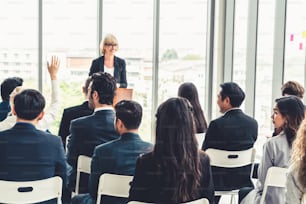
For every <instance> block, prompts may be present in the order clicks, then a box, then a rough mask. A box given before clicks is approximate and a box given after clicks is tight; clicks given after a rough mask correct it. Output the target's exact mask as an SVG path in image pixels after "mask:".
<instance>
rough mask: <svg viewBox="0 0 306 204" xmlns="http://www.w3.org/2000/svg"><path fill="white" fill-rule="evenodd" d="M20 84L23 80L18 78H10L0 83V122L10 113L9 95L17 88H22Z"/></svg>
mask: <svg viewBox="0 0 306 204" xmlns="http://www.w3.org/2000/svg"><path fill="white" fill-rule="evenodd" d="M22 83H23V79H22V78H19V77H10V78H7V79H5V80H4V81H3V82H2V83H1V98H2V102H1V103H0V122H1V121H3V120H5V119H6V117H7V115H8V114H9V113H10V112H11V106H10V94H11V93H12V91H13V90H14V89H15V88H16V87H17V86H22Z"/></svg>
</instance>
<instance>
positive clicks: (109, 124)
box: [67, 110, 119, 193]
mask: <svg viewBox="0 0 306 204" xmlns="http://www.w3.org/2000/svg"><path fill="white" fill-rule="evenodd" d="M114 116H115V113H114V111H113V110H100V111H96V112H94V113H93V114H92V115H89V116H84V117H81V118H77V119H74V120H72V121H71V123H70V132H71V135H70V137H69V140H68V145H67V160H68V163H69V164H70V165H71V167H72V171H71V172H69V174H70V175H68V176H69V183H68V186H69V188H70V189H74V187H75V179H76V168H77V159H78V156H79V155H85V156H88V157H92V154H93V151H94V149H95V147H96V146H98V145H100V144H103V143H106V142H109V141H111V140H114V139H118V138H119V135H118V134H117V133H116V131H115V128H114ZM80 192H81V193H83V192H88V176H82V177H81V181H80Z"/></svg>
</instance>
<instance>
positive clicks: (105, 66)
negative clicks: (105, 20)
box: [89, 34, 127, 88]
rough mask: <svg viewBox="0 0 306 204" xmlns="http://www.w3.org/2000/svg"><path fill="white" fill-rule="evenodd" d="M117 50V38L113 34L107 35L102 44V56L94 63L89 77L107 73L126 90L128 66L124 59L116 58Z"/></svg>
mask: <svg viewBox="0 0 306 204" xmlns="http://www.w3.org/2000/svg"><path fill="white" fill-rule="evenodd" d="M117 50H118V40H117V38H116V37H115V36H114V35H112V34H107V35H106V36H105V38H104V40H103V41H102V42H101V43H100V52H101V54H102V56H101V57H99V58H97V59H95V60H93V61H92V64H91V67H90V71H89V76H91V75H92V74H93V73H96V72H107V73H109V74H110V75H112V76H113V77H114V78H115V79H116V82H117V83H118V84H119V87H120V88H126V87H127V81H126V65H125V61H124V59H121V58H119V57H117V56H115V53H116V51H117Z"/></svg>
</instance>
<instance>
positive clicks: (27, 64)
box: [0, 0, 38, 88]
mask: <svg viewBox="0 0 306 204" xmlns="http://www.w3.org/2000/svg"><path fill="white" fill-rule="evenodd" d="M37 11H38V1H23V0H1V1H0V27H1V32H0V67H1V71H0V72H1V74H0V80H1V82H2V81H3V80H4V79H5V78H8V77H13V76H18V77H21V78H23V79H24V85H25V87H27V88H37V87H38V83H37V82H38V53H37V49H38V12H37Z"/></svg>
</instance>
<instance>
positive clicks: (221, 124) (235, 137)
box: [202, 109, 258, 190]
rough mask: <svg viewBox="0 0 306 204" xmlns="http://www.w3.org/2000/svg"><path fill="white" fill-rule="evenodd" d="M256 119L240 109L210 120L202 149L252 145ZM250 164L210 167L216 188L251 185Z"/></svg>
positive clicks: (255, 133)
mask: <svg viewBox="0 0 306 204" xmlns="http://www.w3.org/2000/svg"><path fill="white" fill-rule="evenodd" d="M257 131H258V125H257V122H256V120H254V119H253V118H251V117H249V116H247V115H246V114H244V113H243V112H242V111H241V110H240V109H233V110H230V111H228V112H226V113H225V114H224V115H223V116H222V117H220V118H218V119H216V120H213V121H211V123H210V124H209V127H208V129H207V132H206V135H205V140H204V142H203V145H202V149H203V150H206V149H208V148H215V149H222V150H233V151H235V150H246V149H249V148H251V147H253V145H254V143H255V141H256V139H257ZM250 169H251V166H250V165H249V166H246V167H241V168H233V169H226V170H225V169H224V168H218V167H212V172H213V178H214V184H215V189H216V190H231V189H235V188H241V187H245V186H250V187H252V186H253V183H252V181H251V180H250Z"/></svg>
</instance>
